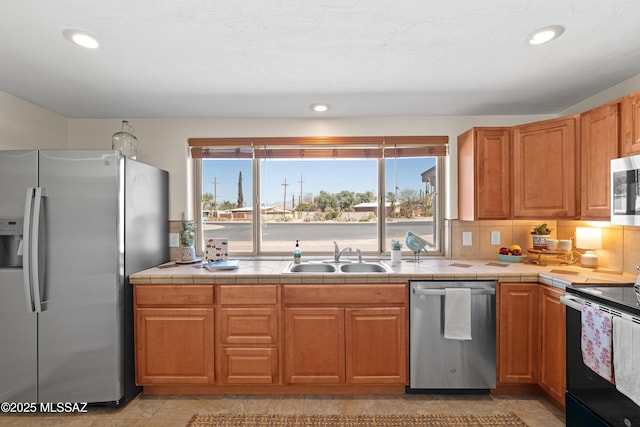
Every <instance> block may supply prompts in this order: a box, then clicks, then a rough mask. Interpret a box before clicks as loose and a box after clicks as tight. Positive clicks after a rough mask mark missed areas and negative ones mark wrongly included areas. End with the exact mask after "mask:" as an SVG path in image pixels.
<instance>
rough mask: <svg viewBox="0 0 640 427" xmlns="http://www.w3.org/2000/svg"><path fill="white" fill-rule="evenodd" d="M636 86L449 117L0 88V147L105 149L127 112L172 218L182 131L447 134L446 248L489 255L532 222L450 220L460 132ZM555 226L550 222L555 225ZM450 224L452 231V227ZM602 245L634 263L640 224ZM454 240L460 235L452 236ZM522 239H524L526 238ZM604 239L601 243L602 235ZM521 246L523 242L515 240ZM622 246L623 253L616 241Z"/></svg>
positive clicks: (183, 171)
mask: <svg viewBox="0 0 640 427" xmlns="http://www.w3.org/2000/svg"><path fill="white" fill-rule="evenodd" d="M637 90H640V75H637V76H634V77H632V78H630V79H628V80H626V81H624V82H622V83H620V84H618V85H615V86H613V87H611V88H609V89H607V90H605V91H603V92H601V93H599V94H597V95H595V96H593V97H591V98H589V99H586V100H584V101H582V102H581V103H579V104H576V105H575V106H573V107H571V108H569V109H567V110H565V111H563V112H562V113H560V114H557V115H551V114H549V115H529V116H448V117H438V116H431V117H374V118H341V119H278V118H276V119H213V118H191V119H137V118H135V117H121V118H115V119H66V118H65V117H62V116H60V115H58V114H55V113H52V112H50V111H48V110H45V109H42V108H40V107H38V106H36V105H33V104H31V103H29V102H26V101H24V100H21V99H19V98H16V97H14V96H12V95H10V94H8V93H5V92H0V150H12V149H32V148H88V149H110V148H111V135H112V134H113V133H114V132H117V131H119V130H120V125H121V120H123V119H127V120H129V121H130V123H131V125H133V126H134V128H135V134H136V136H137V137H138V140H139V156H138V159H139V160H141V161H143V162H146V163H149V164H152V165H155V166H157V167H160V168H162V169H166V170H168V171H169V174H170V218H171V219H174V220H175V219H179V218H180V216H181V214H182V212H188V213H189V214H190V215H193V214H192V213H191V212H190V211H191V209H192V203H191V187H192V183H191V179H192V178H191V169H190V161H189V157H188V150H187V139H188V138H191V137H247V136H315V135H328V136H330V135H448V136H449V141H450V150H449V158H448V162H447V165H446V167H447V171H445V175H446V176H447V180H446V183H445V185H446V190H445V193H446V195H447V201H446V212H445V217H446V218H449V219H452V220H450V221H448V222H447V230H448V233H447V239H448V240H449V242H448V243H449V246H448V247H449V255H451V256H454V257H457V258H458V257H459V258H472V257H475V258H477V257H480V258H491V257H493V253H494V252H495V251H494V249H496V248H495V247H492V246H491V245H489V244H488V242H489V240H488V234H486V233H489V232H490V231H491V229H493V227H500V230H503V231H504V232H503V233H501V234H502V239H503V241H504V242H508V241H509V240H514V241H513V242H512V243H517V242H518V241H519V240H521V239H524V238H525V237H526V233H527V232H528V229H529V227H532V224H533V223H535V222H531V224H529V222H525V223H524V224H521V223H520V222H517V221H507V222H505V223H501V224H492V223H486V222H482V221H480V222H472V223H468V222H464V221H457V220H455V218H457V211H458V207H457V150H456V148H457V146H456V138H457V136H458V135H459V134H461V133H462V132H464V131H466V130H467V129H469V128H470V127H473V126H511V125H517V124H521V123H529V122H534V121H538V120H544V119H547V118H551V117H556V116H563V115H569V114H575V113H580V112H582V111H585V110H588V109H590V108H593V107H596V106H598V105H601V104H603V103H606V102H608V101H611V100H613V99H617V98H619V97H621V96H623V95H625V94H627V93H630V92H634V91H637ZM573 223H574V222H571V221H565V222H562V221H561V222H559V223H557V228H556V230H557V231H556V232H557V233H563V234H566V235H570V233H572V232H573V230H575V225H574V224H573ZM465 227H466V228H468V229H469V230H470V231H472V232H473V233H475V234H474V242H478V244H477V245H476V244H474V245H472V247H462V245H461V232H460V231H461V230H462V229H463V228H465ZM554 228H555V227H554ZM454 229H455V232H454V231H453V230H454ZM604 236H605V238H604V240H605V244H604V246H605V248H603V249H602V250H601V251H599V256H600V260H601V265H602V266H606V267H608V268H612V269H617V270H624V271H629V272H631V271H635V265H637V264H640V257H639V256H636V255H635V254H636V253H640V251H638V250H637V248H638V245H640V227H624V228H623V227H617V228H616V227H610V226H609V227H607V228H606V229H605V233H604ZM459 240H460V241H459ZM527 242H528V241H527ZM607 242H608V243H607ZM522 246H523V247H525V246H526V245H522ZM620 247H623V248H624V249H623V251H622V253H621V252H620V250H619V248H620Z"/></svg>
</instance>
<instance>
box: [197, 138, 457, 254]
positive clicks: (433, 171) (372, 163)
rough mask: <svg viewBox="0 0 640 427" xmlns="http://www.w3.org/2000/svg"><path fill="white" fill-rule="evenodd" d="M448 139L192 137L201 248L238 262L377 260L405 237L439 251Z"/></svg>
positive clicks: (433, 252)
mask: <svg viewBox="0 0 640 427" xmlns="http://www.w3.org/2000/svg"><path fill="white" fill-rule="evenodd" d="M446 140H447V137H374V138H372V137H363V138H352V137H350V138H322V139H319V138H256V139H245V138H230V139H229V138H227V139H218V138H214V139H191V140H190V141H189V145H190V146H191V154H192V158H193V162H194V167H193V170H194V182H196V185H195V186H194V187H195V189H196V191H195V194H194V201H195V211H196V212H198V211H200V212H202V216H203V221H202V223H201V224H200V227H199V230H198V238H199V240H200V242H201V247H200V250H203V248H204V242H205V241H206V240H207V239H211V238H220V237H226V238H228V239H229V241H230V243H229V249H230V252H231V253H232V254H236V255H282V254H289V253H290V252H291V251H292V249H293V247H294V245H295V241H296V240H300V246H301V247H302V249H303V253H304V254H308V255H313V254H327V253H328V252H331V251H332V250H333V244H332V242H333V241H336V242H337V243H338V244H339V246H340V247H341V248H344V247H347V246H349V247H351V248H352V249H353V250H354V251H355V250H356V249H360V250H361V251H362V252H363V253H365V254H376V253H377V254H379V253H382V252H386V251H388V250H389V249H390V244H391V240H399V241H401V242H402V243H403V249H404V250H405V251H408V249H407V248H406V245H404V241H405V235H406V233H407V231H412V232H413V233H415V234H417V235H419V236H420V237H422V238H424V239H425V240H427V241H428V242H429V243H428V250H429V252H430V253H432V254H441V253H442V248H441V244H440V242H441V238H440V233H441V230H442V226H441V224H440V222H441V220H440V218H441V215H440V214H439V212H440V211H441V210H442V209H441V208H442V207H441V206H440V203H439V200H440V199H439V197H438V194H439V186H440V185H441V181H442V180H441V179H439V177H438V175H439V173H440V171H441V168H442V163H443V161H442V159H443V156H444V155H446Z"/></svg>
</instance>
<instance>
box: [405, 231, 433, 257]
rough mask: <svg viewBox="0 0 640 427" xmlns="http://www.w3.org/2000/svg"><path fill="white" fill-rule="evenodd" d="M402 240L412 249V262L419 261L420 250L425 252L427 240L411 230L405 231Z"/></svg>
mask: <svg viewBox="0 0 640 427" xmlns="http://www.w3.org/2000/svg"><path fill="white" fill-rule="evenodd" d="M404 241H405V243H406V244H407V247H408V248H409V249H411V250H412V251H413V260H414V262H420V252H424V253H426V252H427V249H426V246H427V245H428V244H429V242H427V241H426V240H424V239H423V238H422V237H420V236H418V235H416V234H414V233H412V232H411V231H407V235H406V236H405V239H404Z"/></svg>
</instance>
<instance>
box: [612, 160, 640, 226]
mask: <svg viewBox="0 0 640 427" xmlns="http://www.w3.org/2000/svg"><path fill="white" fill-rule="evenodd" d="M611 224H615V225H640V155H637V156H629V157H622V158H620V159H613V160H611Z"/></svg>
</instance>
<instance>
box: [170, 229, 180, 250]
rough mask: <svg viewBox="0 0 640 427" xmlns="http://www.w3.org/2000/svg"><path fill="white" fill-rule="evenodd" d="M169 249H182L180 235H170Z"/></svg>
mask: <svg viewBox="0 0 640 427" xmlns="http://www.w3.org/2000/svg"><path fill="white" fill-rule="evenodd" d="M169 247H170V248H179V247H180V236H179V235H178V233H169Z"/></svg>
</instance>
